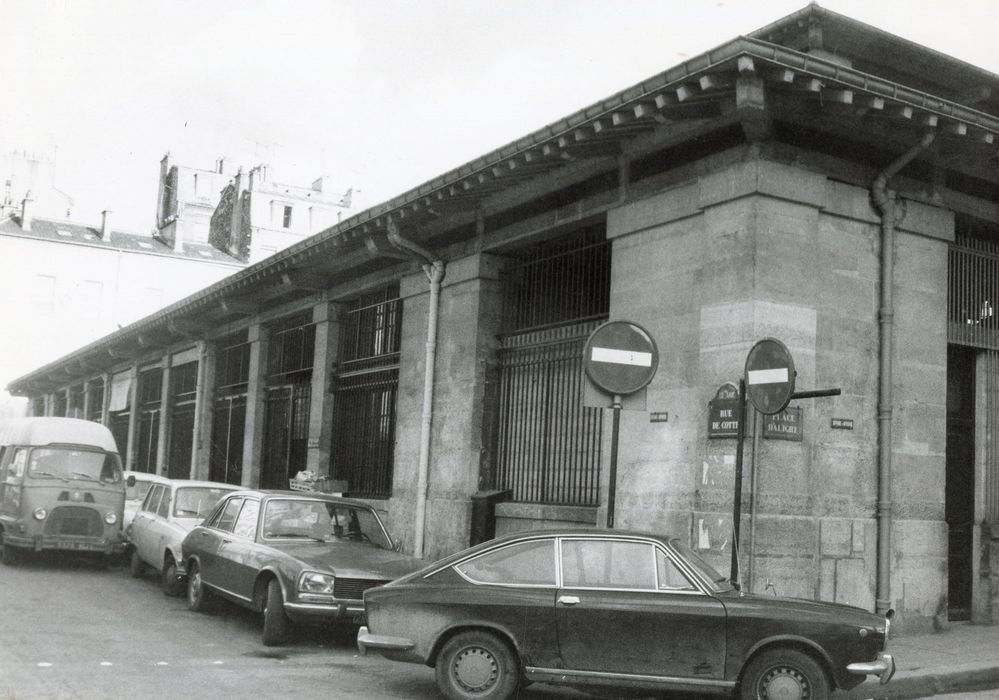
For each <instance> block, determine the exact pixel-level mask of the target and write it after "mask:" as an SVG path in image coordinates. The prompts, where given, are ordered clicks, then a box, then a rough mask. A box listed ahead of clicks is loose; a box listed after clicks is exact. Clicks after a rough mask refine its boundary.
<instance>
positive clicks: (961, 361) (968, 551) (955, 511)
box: [944, 345, 976, 621]
mask: <svg viewBox="0 0 999 700" xmlns="http://www.w3.org/2000/svg"><path fill="white" fill-rule="evenodd" d="M975 356H976V352H975V350H974V348H968V347H960V346H957V345H951V346H949V347H948V348H947V448H946V450H947V457H946V460H947V462H946V464H947V466H946V469H947V476H946V491H945V506H944V513H945V518H946V520H947V532H948V535H947V619H949V620H954V621H959V620H970V619H971V600H972V582H973V577H972V564H973V562H972V553H973V551H974V525H975Z"/></svg>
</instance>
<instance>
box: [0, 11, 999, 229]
mask: <svg viewBox="0 0 999 700" xmlns="http://www.w3.org/2000/svg"><path fill="white" fill-rule="evenodd" d="M806 4H807V3H806V0H721V1H718V0H705V1H703V2H702V1H700V0H619V1H618V2H608V1H607V0H503V1H502V2H486V1H484V0H420V1H419V2H413V1H403V0H325V1H313V0H279V1H271V0H239V1H238V2H237V1H234V0H213V1H212V2H204V1H203V0H170V1H169V2H167V1H160V0H141V1H140V2H136V1H135V0H0V67H2V68H0V75H2V81H0V84H2V86H3V90H4V98H3V100H0V153H2V152H8V151H12V150H28V151H34V152H41V153H48V154H54V157H55V161H56V186H57V187H58V188H59V189H61V190H62V191H63V192H66V193H67V194H69V195H70V196H71V197H72V198H73V200H74V202H75V205H74V208H73V216H72V219H73V220H74V221H77V222H80V223H92V224H96V223H97V222H99V221H100V212H101V211H102V210H104V209H110V210H112V211H113V212H114V214H113V216H114V227H115V228H120V229H124V230H130V231H136V232H142V233H148V232H149V231H150V230H151V227H152V225H153V222H154V219H155V210H156V208H155V204H156V189H157V176H158V172H159V162H160V159H161V158H162V157H163V156H164V155H165V154H166V153H168V152H169V153H170V155H171V159H172V161H173V162H174V163H177V164H182V165H186V166H191V167H202V168H206V169H210V168H212V167H214V163H215V161H216V159H217V158H219V157H220V156H225V157H227V158H228V159H229V160H230V161H233V162H235V163H238V164H242V165H243V166H244V168H249V167H252V166H253V165H256V164H258V163H268V164H269V165H270V166H271V173H272V179H274V180H276V181H278V182H284V183H287V184H293V185H309V184H311V183H312V181H313V180H315V179H316V178H317V177H319V176H320V175H326V176H328V177H329V178H330V180H331V183H332V185H333V189H334V191H345V190H347V189H348V188H352V189H353V191H354V196H355V200H354V202H355V205H357V206H359V207H360V208H366V207H368V206H373V205H375V204H378V203H380V202H382V201H384V200H387V199H390V198H392V197H394V196H396V195H398V194H401V193H402V192H404V191H407V190H409V189H411V188H413V187H416V186H417V185H420V184H422V183H423V182H426V181H427V180H430V179H432V178H434V177H436V176H437V175H440V174H441V173H443V172H446V171H448V170H450V169H452V168H455V167H457V166H459V165H461V164H463V163H465V162H467V161H469V160H472V159H474V158H476V157H478V156H480V155H482V154H484V153H486V152H488V151H491V150H493V149H495V148H498V147H500V146H502V145H505V144H506V143H508V142H510V141H513V140H515V139H517V138H519V137H521V136H524V135H525V134H527V133H530V132H532V131H534V130H536V129H539V128H541V127H543V126H545V125H546V124H549V123H551V122H553V121H556V120H558V119H560V118H562V117H564V116H567V115H568V114H570V113H572V112H575V111H577V110H579V109H582V108H583V107H585V106H587V105H589V104H591V103H593V102H596V101H598V100H601V99H603V98H605V97H608V96H610V95H612V94H614V93H616V92H618V91H620V90H622V89H624V88H625V87H628V86H630V85H633V84H635V83H637V82H639V81H641V80H643V79H645V78H648V77H650V76H652V75H655V74H657V73H660V72H662V71H664V70H666V69H667V68H670V67H672V66H674V65H676V64H678V63H681V62H683V61H684V60H686V59H687V58H689V57H691V56H695V55H697V54H699V53H702V52H704V51H707V50H709V49H711V48H714V47H715V46H718V45H720V44H723V43H725V42H727V41H729V40H730V39H733V38H735V37H736V36H739V35H741V34H748V33H749V32H751V31H753V30H755V29H758V28H760V27H762V26H765V25H767V24H769V23H771V22H773V21H775V20H777V19H779V18H781V17H783V16H785V15H787V14H789V13H791V12H794V11H796V10H799V9H801V8H802V7H804V6H805V5H806ZM819 4H820V5H821V6H822V7H825V8H827V9H829V10H833V11H835V12H838V13H840V14H844V15H847V16H849V17H852V18H854V19H857V20H860V21H862V22H866V23H868V24H872V25H874V26H876V27H879V28H880V29H883V30H885V31H888V32H891V33H893V34H897V35H899V36H902V37H904V38H906V39H910V40H912V41H915V42H917V43H920V44H923V45H925V46H928V47H930V48H933V49H936V50H938V51H941V52H943V53H946V54H949V55H951V56H954V57H956V58H959V59H962V60H964V61H967V62H969V63H972V64H974V65H977V66H979V67H982V68H985V69H987V70H989V71H991V72H993V73H999V43H997V42H995V39H994V29H995V27H997V26H999V3H997V2H995V0H948V1H947V2H943V1H941V0H934V1H933V2H925V1H924V2H913V1H912V0H904V1H902V0H876V1H872V0H823V1H822V2H820V3H819Z"/></svg>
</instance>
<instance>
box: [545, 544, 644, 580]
mask: <svg viewBox="0 0 999 700" xmlns="http://www.w3.org/2000/svg"><path fill="white" fill-rule="evenodd" d="M655 551H656V550H655V547H654V546H653V545H652V544H651V543H649V542H634V541H628V540H611V539H606V540H605V539H592V540H590V539H586V540H583V539H580V540H568V539H567V540H562V585H563V586H565V587H567V588H620V589H628V590H655V589H656V558H655Z"/></svg>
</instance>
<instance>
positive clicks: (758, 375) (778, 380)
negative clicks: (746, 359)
mask: <svg viewBox="0 0 999 700" xmlns="http://www.w3.org/2000/svg"><path fill="white" fill-rule="evenodd" d="M748 380H749V383H750V384H786V383H787V381H788V380H787V367H778V368H776V369H751V370H749V375H748Z"/></svg>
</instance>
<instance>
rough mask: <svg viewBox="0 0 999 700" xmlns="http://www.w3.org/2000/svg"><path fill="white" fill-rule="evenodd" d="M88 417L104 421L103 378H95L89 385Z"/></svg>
mask: <svg viewBox="0 0 999 700" xmlns="http://www.w3.org/2000/svg"><path fill="white" fill-rule="evenodd" d="M87 418H88V419H89V420H92V421H94V422H95V423H102V422H103V421H104V380H103V379H94V380H92V381H91V382H90V384H89V385H88V386H87Z"/></svg>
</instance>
